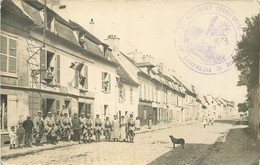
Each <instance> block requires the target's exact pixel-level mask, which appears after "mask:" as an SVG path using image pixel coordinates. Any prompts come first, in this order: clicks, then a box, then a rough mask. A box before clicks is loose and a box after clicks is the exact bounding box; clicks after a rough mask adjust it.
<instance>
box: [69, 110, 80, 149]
mask: <svg viewBox="0 0 260 165" xmlns="http://www.w3.org/2000/svg"><path fill="white" fill-rule="evenodd" d="M71 123H72V129H73V134H74V140H75V141H76V142H78V143H79V144H80V119H79V118H78V114H77V113H74V117H73V119H72V120H71Z"/></svg>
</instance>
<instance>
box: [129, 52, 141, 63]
mask: <svg viewBox="0 0 260 165" xmlns="http://www.w3.org/2000/svg"><path fill="white" fill-rule="evenodd" d="M127 56H128V57H129V58H131V59H132V60H134V61H135V62H142V52H140V51H138V50H137V49H135V51H133V52H130V53H127Z"/></svg>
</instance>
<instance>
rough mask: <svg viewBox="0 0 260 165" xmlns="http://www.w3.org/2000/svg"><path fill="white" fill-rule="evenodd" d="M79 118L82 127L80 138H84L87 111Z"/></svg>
mask: <svg viewBox="0 0 260 165" xmlns="http://www.w3.org/2000/svg"><path fill="white" fill-rule="evenodd" d="M79 120H80V129H81V131H80V139H81V140H83V133H84V130H85V127H84V125H85V123H86V117H85V113H84V112H82V113H81V117H80V118H79Z"/></svg>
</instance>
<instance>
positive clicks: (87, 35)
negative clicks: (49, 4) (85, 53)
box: [70, 20, 102, 45]
mask: <svg viewBox="0 0 260 165" xmlns="http://www.w3.org/2000/svg"><path fill="white" fill-rule="evenodd" d="M70 24H71V27H72V29H74V30H76V29H79V30H81V31H83V32H84V33H85V36H86V37H87V39H89V40H90V41H92V42H94V43H95V44H98V45H101V44H102V42H101V41H100V40H99V39H98V38H97V37H95V36H94V35H92V34H91V33H89V32H88V31H87V30H86V29H84V28H83V27H82V26H80V25H79V24H78V23H76V22H74V21H71V20H70Z"/></svg>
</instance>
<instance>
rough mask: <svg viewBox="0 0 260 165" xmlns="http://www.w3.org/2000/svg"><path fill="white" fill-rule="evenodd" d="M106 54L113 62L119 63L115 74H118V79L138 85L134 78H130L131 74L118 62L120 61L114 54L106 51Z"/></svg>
mask: <svg viewBox="0 0 260 165" xmlns="http://www.w3.org/2000/svg"><path fill="white" fill-rule="evenodd" d="M108 56H109V57H110V58H111V60H112V61H113V62H115V63H117V64H119V68H118V70H117V74H118V75H119V76H120V79H122V80H125V82H128V83H130V84H133V85H136V86H138V85H139V84H138V83H137V82H136V81H135V80H134V79H132V78H131V76H130V75H129V73H128V72H127V71H126V69H125V68H124V67H123V66H122V65H121V64H120V62H119V61H118V60H117V59H116V58H115V57H114V55H113V54H112V53H111V52H110V53H108Z"/></svg>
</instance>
